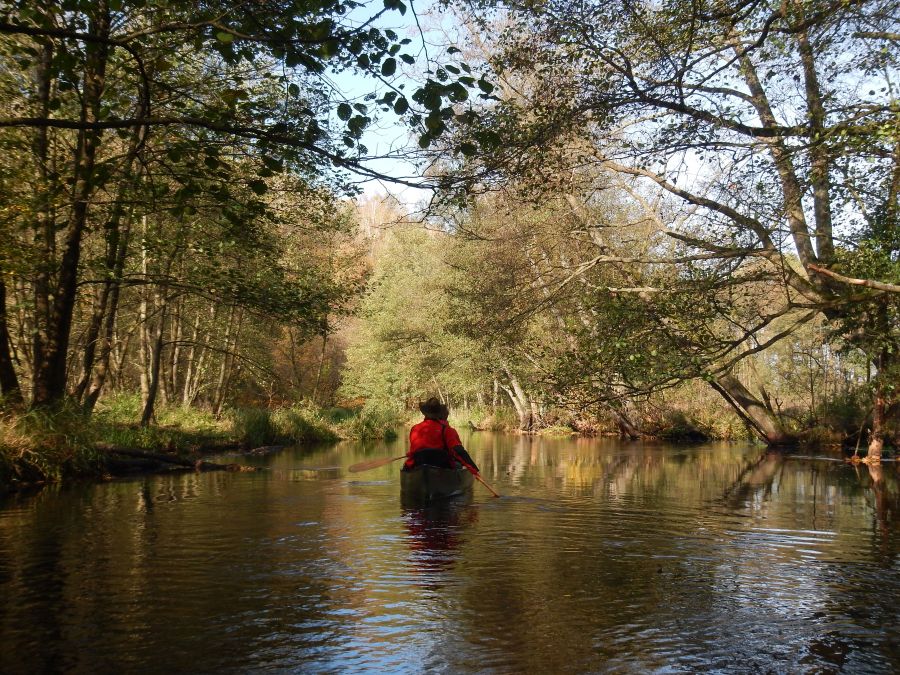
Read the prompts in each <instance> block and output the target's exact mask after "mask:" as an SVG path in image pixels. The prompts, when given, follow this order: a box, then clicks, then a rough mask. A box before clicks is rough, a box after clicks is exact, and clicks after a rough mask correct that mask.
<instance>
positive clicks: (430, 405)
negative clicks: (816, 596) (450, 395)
mask: <svg viewBox="0 0 900 675" xmlns="http://www.w3.org/2000/svg"><path fill="white" fill-rule="evenodd" d="M419 410H421V411H422V414H423V415H424V416H425V419H424V420H422V421H421V422H419V423H418V424H416V425H415V426H413V428H412V429H410V431H409V452H407V453H406V461H405V462H404V464H403V469H404V470H405V471H409V470H411V469H413V468H415V467H417V466H420V465H422V464H428V465H430V466H441V467H445V468H447V469H455V468H457V467H458V466H459V464H462V465H464V466H466V467H467V468H469V470H470V471H474V472H475V473H479V469H478V465H477V464H475V461H474V460H473V459H472V457H471V456H469V453H468V452H466V449H465V448H464V447H463V444H462V441H460V440H459V434H458V433H457V432H456V429H454V428H453V427H451V426H450V425H449V424H448V423H447V417H449V415H450V408H448V407H447V406H446V405H444V404H443V403H441V402H440V400H439V399H437V398H435V397H434V396H432V397H431V398H429V399H428V400H427V401H425V402H424V403H420V404H419Z"/></svg>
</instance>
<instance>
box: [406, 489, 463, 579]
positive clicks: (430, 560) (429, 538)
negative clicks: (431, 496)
mask: <svg viewBox="0 0 900 675" xmlns="http://www.w3.org/2000/svg"><path fill="white" fill-rule="evenodd" d="M471 503H472V494H471V493H468V494H465V495H461V496H459V497H456V498H453V499H446V500H442V501H440V502H434V503H430V504H424V505H423V504H409V503H408V502H406V501H405V500H404V503H403V515H402V519H403V524H404V526H405V528H406V535H407V542H408V543H409V549H410V557H409V562H410V565H411V566H412V567H413V569H414V571H415V572H417V573H421V574H424V575H426V576H427V575H430V574H434V573H440V572H445V571H447V570H449V569H451V568H452V567H453V565H454V564H455V563H456V560H457V558H458V557H459V547H460V545H461V544H462V542H463V541H464V539H465V531H466V530H467V529H468V528H469V527H470V526H471V525H472V524H473V523H475V522H476V521H477V520H478V510H477V509H475V508H472V507H471Z"/></svg>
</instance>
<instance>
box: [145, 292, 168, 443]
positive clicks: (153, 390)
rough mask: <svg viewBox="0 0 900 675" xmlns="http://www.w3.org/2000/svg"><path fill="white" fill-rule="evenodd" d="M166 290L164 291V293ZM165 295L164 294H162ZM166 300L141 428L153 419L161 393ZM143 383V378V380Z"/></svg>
mask: <svg viewBox="0 0 900 675" xmlns="http://www.w3.org/2000/svg"><path fill="white" fill-rule="evenodd" d="M164 292H165V289H163V293H164ZM160 295H163V294H160ZM165 303H166V300H165V298H164V297H163V298H162V306H161V307H160V308H159V318H158V319H157V321H156V328H155V330H154V335H153V342H152V344H150V368H149V372H148V373H147V396H146V399H145V400H144V410H143V412H142V413H141V426H142V427H145V426H147V425H149V424H150V421H151V420H152V419H153V415H154V412H155V411H154V408H155V406H156V395H157V393H158V392H159V378H160V370H161V365H162V350H163V336H164V335H165V329H166V304H165ZM141 381H142V382H143V377H142V378H141Z"/></svg>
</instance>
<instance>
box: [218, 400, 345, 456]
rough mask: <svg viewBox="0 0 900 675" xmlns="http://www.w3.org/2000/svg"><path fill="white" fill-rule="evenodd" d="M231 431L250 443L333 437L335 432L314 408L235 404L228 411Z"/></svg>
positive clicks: (336, 435)
mask: <svg viewBox="0 0 900 675" xmlns="http://www.w3.org/2000/svg"><path fill="white" fill-rule="evenodd" d="M230 419H231V433H232V435H233V436H234V437H236V438H237V439H238V440H239V441H240V442H241V443H243V444H245V445H249V446H251V447H260V446H263V445H282V444H283V445H288V444H299V443H315V442H326V441H335V440H337V439H338V437H339V436H338V433H337V431H336V430H335V428H334V427H333V426H332V424H331V423H330V422H329V420H328V419H326V417H325V416H324V415H323V414H322V413H321V412H320V411H319V410H316V409H315V408H312V407H308V406H304V405H299V404H298V405H294V406H291V407H290V408H279V409H277V410H268V409H265V408H236V409H234V410H232V411H231V414H230Z"/></svg>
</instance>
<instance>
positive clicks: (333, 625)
mask: <svg viewBox="0 0 900 675" xmlns="http://www.w3.org/2000/svg"><path fill="white" fill-rule="evenodd" d="M466 442H467V445H468V446H469V447H470V448H471V449H472V454H473V456H474V457H475V459H476V461H477V462H478V464H479V465H480V466H481V467H482V469H483V471H484V473H483V476H484V478H485V480H487V481H488V482H489V483H490V484H491V485H493V486H494V487H495V488H497V489H498V490H499V491H500V492H501V494H502V495H503V496H502V497H501V498H500V499H493V498H491V497H490V495H489V493H488V492H487V490H485V489H484V488H483V487H482V486H480V485H477V484H476V486H475V490H474V492H473V493H472V494H471V495H469V496H467V497H466V498H464V499H460V500H455V501H453V502H451V503H443V504H433V505H428V506H423V505H417V506H411V507H410V506H406V507H404V506H403V505H401V501H400V494H399V479H398V474H397V471H398V469H399V466H398V463H395V464H392V465H389V466H386V467H383V468H380V469H376V470H373V471H370V472H367V473H361V474H350V473H348V472H347V471H346V468H347V467H348V466H350V465H351V464H353V463H355V462H359V461H362V460H363V459H371V458H376V457H382V456H383V457H389V456H395V455H398V454H402V447H403V446H402V444H401V445H396V444H395V445H392V446H387V445H384V444H380V445H373V446H360V445H350V444H343V445H338V446H334V447H329V448H326V449H321V450H314V451H303V450H296V451H294V450H286V451H284V452H282V453H280V454H278V455H275V456H270V457H265V458H254V460H253V461H256V462H258V463H259V464H261V465H264V466H266V467H267V468H268V470H267V471H265V472H260V473H255V474H248V473H241V474H215V473H210V474H179V475H169V476H161V477H159V476H158V477H149V478H146V479H138V480H129V481H121V482H115V483H110V484H101V485H81V486H71V487H67V488H65V489H56V490H54V489H48V490H45V491H43V492H41V493H39V494H37V495H34V496H31V497H19V498H16V499H11V500H7V501H6V502H5V503H2V504H0V671H2V672H37V671H46V670H53V671H77V672H98V671H106V670H110V671H111V670H117V671H124V672H222V671H230V672H248V671H260V670H285V671H296V672H352V671H357V672H363V671H365V672H397V671H404V672H421V671H428V670H443V671H447V672H454V673H455V672H474V671H477V672H504V673H506V672H509V673H521V672H541V673H562V672H597V671H601V672H603V671H613V672H636V673H637V672H684V671H698V670H699V671H708V670H719V671H726V672H727V671H734V672H755V671H760V672H767V671H772V672H833V671H837V670H841V671H845V672H859V673H872V672H885V673H888V672H896V671H897V670H898V669H900V652H898V647H897V645H898V637H900V629H898V618H900V616H898V602H897V599H898V598H900V563H898V555H897V554H898V548H900V547H898V543H897V541H898V519H897V514H898V505H900V497H898V475H897V469H896V467H895V465H893V464H887V465H885V467H884V468H883V469H882V470H881V473H879V474H875V475H870V473H869V471H868V470H867V469H865V468H861V469H856V468H853V467H849V466H846V465H844V464H842V463H840V462H829V461H823V460H821V459H814V458H783V457H781V456H778V455H772V454H765V453H764V452H763V451H762V450H760V449H759V448H753V447H749V446H729V445H711V446H702V447H672V446H661V445H643V444H627V445H624V444H620V443H617V442H611V441H603V440H592V439H582V438H574V439H563V440H559V439H554V440H545V439H534V438H528V437H514V436H501V435H496V436H495V435H490V434H485V433H481V434H473V435H472V436H470V437H469V438H468V439H466Z"/></svg>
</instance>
